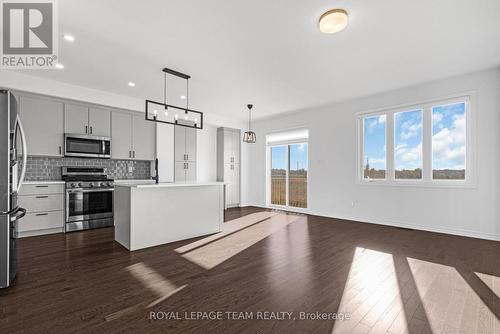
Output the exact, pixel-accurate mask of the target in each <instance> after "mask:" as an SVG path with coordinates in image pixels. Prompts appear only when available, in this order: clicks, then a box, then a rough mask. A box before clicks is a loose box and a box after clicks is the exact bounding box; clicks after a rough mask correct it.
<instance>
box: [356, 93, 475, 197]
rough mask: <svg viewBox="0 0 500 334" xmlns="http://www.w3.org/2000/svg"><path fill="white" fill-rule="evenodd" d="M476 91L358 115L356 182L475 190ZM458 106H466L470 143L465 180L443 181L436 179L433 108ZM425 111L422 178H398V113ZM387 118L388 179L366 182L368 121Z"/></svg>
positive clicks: (423, 112)
mask: <svg viewBox="0 0 500 334" xmlns="http://www.w3.org/2000/svg"><path fill="white" fill-rule="evenodd" d="M474 95H475V92H467V93H462V94H456V95H452V96H446V97H441V98H436V99H431V100H426V101H421V102H416V103H411V104H401V105H397V106H393V107H387V108H380V109H377V110H372V111H363V112H358V113H357V114H356V127H357V159H356V171H357V172H356V183H357V184H360V185H372V186H373V185H375V186H404V187H429V188H474V187H475V178H474V170H475V159H474V157H475V151H476V149H475V148H476V147H475V141H474V137H473V134H475V133H476V131H475V119H474V112H473V110H474V101H475V98H474ZM455 103H465V121H466V128H465V131H466V134H465V136H466V142H465V145H466V147H465V180H443V179H433V178H432V155H433V154H432V153H433V152H432V125H433V124H432V108H433V107H438V106H445V105H449V104H455ZM417 109H421V110H422V178H421V179H396V177H395V173H396V170H395V155H394V154H395V150H394V143H395V131H396V128H395V114H397V113H400V112H405V111H413V110H417ZM384 114H385V115H386V178H385V179H365V178H364V174H363V167H364V158H365V157H364V118H365V117H371V116H377V115H384Z"/></svg>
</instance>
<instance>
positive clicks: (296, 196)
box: [271, 169, 307, 208]
mask: <svg viewBox="0 0 500 334" xmlns="http://www.w3.org/2000/svg"><path fill="white" fill-rule="evenodd" d="M289 183H290V185H289V186H290V187H289V194H288V195H289V202H290V203H289V206H293V207H296V208H307V171H306V170H298V171H290V176H289ZM271 204H275V205H286V171H285V170H284V169H273V170H272V171H271Z"/></svg>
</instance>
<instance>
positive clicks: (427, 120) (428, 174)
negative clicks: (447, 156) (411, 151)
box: [422, 107, 432, 182]
mask: <svg viewBox="0 0 500 334" xmlns="http://www.w3.org/2000/svg"><path fill="white" fill-rule="evenodd" d="M423 113H424V114H423V129H422V165H423V166H422V179H423V181H424V182H428V181H431V180H432V111H431V107H426V108H424V111H423Z"/></svg>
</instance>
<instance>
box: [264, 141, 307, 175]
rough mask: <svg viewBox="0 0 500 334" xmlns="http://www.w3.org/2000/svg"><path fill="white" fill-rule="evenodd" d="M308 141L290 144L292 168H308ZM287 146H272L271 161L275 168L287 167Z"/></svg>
mask: <svg viewBox="0 0 500 334" xmlns="http://www.w3.org/2000/svg"><path fill="white" fill-rule="evenodd" d="M307 150H308V147H307V143H303V144H292V145H290V170H297V166H298V169H305V170H307V168H308V166H307ZM286 156H287V148H286V146H274V147H271V163H272V168H273V169H286V158H287V157H286Z"/></svg>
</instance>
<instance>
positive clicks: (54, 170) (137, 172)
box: [25, 157, 151, 181]
mask: <svg viewBox="0 0 500 334" xmlns="http://www.w3.org/2000/svg"><path fill="white" fill-rule="evenodd" d="M63 166H89V167H106V168H107V173H108V177H110V178H113V179H115V180H121V179H149V178H150V177H151V161H129V160H108V159H86V158H48V157H28V163H27V167H26V177H25V180H26V181H58V180H61V167H63ZM129 167H132V169H133V172H132V173H129V172H128V170H129Z"/></svg>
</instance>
